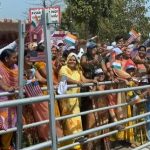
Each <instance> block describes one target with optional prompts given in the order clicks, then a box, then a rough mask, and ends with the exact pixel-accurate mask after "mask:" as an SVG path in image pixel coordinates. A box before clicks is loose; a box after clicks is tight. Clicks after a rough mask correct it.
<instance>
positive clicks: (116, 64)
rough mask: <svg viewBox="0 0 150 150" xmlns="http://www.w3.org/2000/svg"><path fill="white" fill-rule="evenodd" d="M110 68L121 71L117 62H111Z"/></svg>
mask: <svg viewBox="0 0 150 150" xmlns="http://www.w3.org/2000/svg"><path fill="white" fill-rule="evenodd" d="M112 68H113V69H119V70H121V64H120V63H118V62H113V63H112Z"/></svg>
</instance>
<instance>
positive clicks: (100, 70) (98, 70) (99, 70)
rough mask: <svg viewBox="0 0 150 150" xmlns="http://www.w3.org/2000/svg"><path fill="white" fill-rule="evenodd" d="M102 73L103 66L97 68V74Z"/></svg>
mask: <svg viewBox="0 0 150 150" xmlns="http://www.w3.org/2000/svg"><path fill="white" fill-rule="evenodd" d="M100 73H103V70H102V69H101V68H99V69H96V70H95V74H100Z"/></svg>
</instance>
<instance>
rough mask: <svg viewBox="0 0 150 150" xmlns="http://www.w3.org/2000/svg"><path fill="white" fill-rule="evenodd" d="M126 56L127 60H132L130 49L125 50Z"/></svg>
mask: <svg viewBox="0 0 150 150" xmlns="http://www.w3.org/2000/svg"><path fill="white" fill-rule="evenodd" d="M124 56H125V57H127V58H130V56H131V51H130V50H128V49H127V50H125V51H124Z"/></svg>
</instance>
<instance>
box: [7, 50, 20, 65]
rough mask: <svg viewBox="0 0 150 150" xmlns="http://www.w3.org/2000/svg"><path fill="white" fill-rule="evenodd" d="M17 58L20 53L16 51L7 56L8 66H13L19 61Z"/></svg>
mask: <svg viewBox="0 0 150 150" xmlns="http://www.w3.org/2000/svg"><path fill="white" fill-rule="evenodd" d="M17 60H18V54H17V53H16V52H15V53H12V54H11V55H10V56H9V57H6V63H7V65H8V67H13V66H14V64H16V63H17Z"/></svg>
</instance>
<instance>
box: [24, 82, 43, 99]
mask: <svg viewBox="0 0 150 150" xmlns="http://www.w3.org/2000/svg"><path fill="white" fill-rule="evenodd" d="M24 90H25V94H26V95H27V96H28V97H36V96H42V95H43V93H42V90H41V87H40V85H39V82H38V81H33V82H30V83H29V84H26V85H25V86H24Z"/></svg>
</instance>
